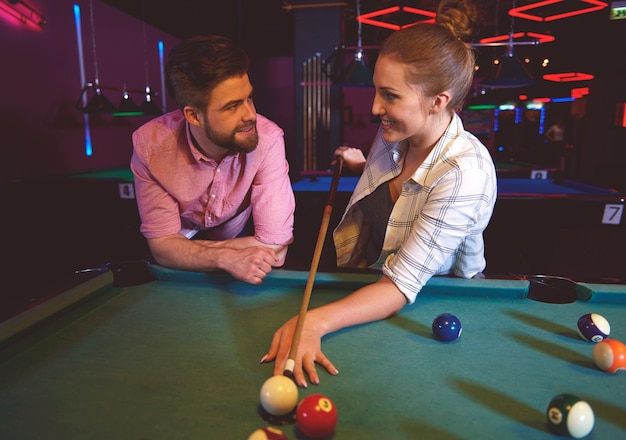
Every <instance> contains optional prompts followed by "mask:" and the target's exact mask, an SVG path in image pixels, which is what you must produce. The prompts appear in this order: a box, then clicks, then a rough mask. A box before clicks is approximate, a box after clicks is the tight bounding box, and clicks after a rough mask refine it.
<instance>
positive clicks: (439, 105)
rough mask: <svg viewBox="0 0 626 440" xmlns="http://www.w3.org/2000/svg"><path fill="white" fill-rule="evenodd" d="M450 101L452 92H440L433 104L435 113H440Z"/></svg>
mask: <svg viewBox="0 0 626 440" xmlns="http://www.w3.org/2000/svg"><path fill="white" fill-rule="evenodd" d="M449 102H450V93H448V92H441V93H440V94H438V95H436V96H435V102H434V103H433V106H432V112H433V113H440V112H442V111H444V110H445V109H446V107H448V103H449Z"/></svg>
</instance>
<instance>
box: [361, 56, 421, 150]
mask: <svg viewBox="0 0 626 440" xmlns="http://www.w3.org/2000/svg"><path fill="white" fill-rule="evenodd" d="M405 69H406V65H405V64H402V63H398V62H396V61H394V60H392V59H390V58H389V57H385V56H383V57H380V58H378V60H377V61H376V67H375V68H374V86H375V88H376V95H375V96H374V103H373V104H372V114H374V115H377V116H379V117H380V119H381V126H382V131H383V138H384V139H385V140H386V141H388V142H400V141H402V140H405V139H410V138H415V139H416V140H417V139H421V138H423V137H424V136H426V135H427V130H428V126H429V125H428V124H427V119H428V116H429V110H428V109H429V108H430V102H431V100H430V99H427V98H425V97H424V96H423V94H422V90H421V88H420V87H419V86H416V85H414V84H408V83H407V81H406V79H405V75H404V72H405Z"/></svg>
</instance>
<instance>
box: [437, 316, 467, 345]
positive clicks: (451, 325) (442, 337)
mask: <svg viewBox="0 0 626 440" xmlns="http://www.w3.org/2000/svg"><path fill="white" fill-rule="evenodd" d="M432 328H433V335H434V336H435V339H437V340H439V341H443V342H451V341H454V340H455V339H457V338H458V337H459V336H461V332H462V331H463V328H462V327H461V321H460V320H459V318H457V317H456V316H454V315H453V314H451V313H442V314H441V315H438V316H437V317H436V318H435V319H434V320H433V325H432Z"/></svg>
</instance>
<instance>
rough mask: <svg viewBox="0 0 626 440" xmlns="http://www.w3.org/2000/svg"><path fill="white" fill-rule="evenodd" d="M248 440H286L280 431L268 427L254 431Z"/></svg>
mask: <svg viewBox="0 0 626 440" xmlns="http://www.w3.org/2000/svg"><path fill="white" fill-rule="evenodd" d="M248 440H287V436H286V435H285V434H284V433H283V432H282V431H281V430H280V429H276V428H274V427H272V426H268V427H267V428H261V429H257V430H256V431H254V432H253V433H252V434H250V437H248Z"/></svg>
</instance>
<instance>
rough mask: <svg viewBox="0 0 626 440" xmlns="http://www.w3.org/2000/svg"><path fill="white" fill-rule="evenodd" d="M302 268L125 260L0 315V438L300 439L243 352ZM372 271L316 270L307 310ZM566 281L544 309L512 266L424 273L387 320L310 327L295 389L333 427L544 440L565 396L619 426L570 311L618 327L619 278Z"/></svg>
mask: <svg viewBox="0 0 626 440" xmlns="http://www.w3.org/2000/svg"><path fill="white" fill-rule="evenodd" d="M307 276H308V274H307V272H299V271H289V270H275V271H273V272H272V273H271V274H270V275H269V276H268V277H267V279H266V280H265V281H264V282H263V284H262V285H259V286H253V285H249V284H245V283H242V282H239V281H236V280H234V279H233V278H231V277H230V276H228V275H226V274H223V273H212V274H205V273H194V272H183V271H175V270H170V269H165V268H163V267H159V266H156V265H152V264H147V263H142V262H126V263H121V264H119V265H116V266H111V267H110V268H109V269H108V270H106V271H105V272H104V273H102V274H101V275H98V276H96V277H93V278H91V279H89V280H87V281H86V282H85V283H83V284H80V285H78V286H76V287H74V288H73V289H70V290H68V291H67V292H65V293H63V294H62V295H60V296H57V297H56V298H54V299H53V300H50V301H48V302H47V303H44V304H41V305H40V306H38V307H36V308H34V309H31V310H29V311H27V312H25V313H23V314H21V315H18V316H16V317H14V318H12V319H10V320H8V321H5V322H4V323H1V324H0V438H6V439H17V438H20V439H27V438H28V439H30V438H32V439H41V438H46V439H57V438H62V439H64V440H68V439H86V438H89V439H121V438H124V439H174V438H189V439H200V438H219V439H246V438H248V436H249V435H250V434H251V433H252V432H253V431H254V430H256V429H257V428H261V427H265V426H274V427H275V428H278V429H281V430H282V431H283V432H284V433H285V434H286V435H287V438H289V439H302V438H304V437H302V436H301V434H300V433H299V432H298V430H297V427H296V425H295V424H293V423H286V424H278V425H272V423H275V422H272V421H269V420H267V419H266V418H264V417H263V416H262V411H260V403H259V392H260V388H261V386H262V384H263V383H264V381H265V380H266V379H267V378H268V377H270V375H271V372H272V368H273V364H260V363H259V360H260V359H261V357H262V356H263V354H264V353H265V352H266V349H267V347H268V344H269V342H270V339H271V336H272V333H273V332H274V330H275V329H276V328H277V327H278V326H279V325H280V324H282V323H283V322H284V321H285V320H286V319H288V318H289V317H291V316H292V315H294V314H295V313H297V311H298V309H299V307H300V302H301V297H302V292H303V290H304V286H305V284H306V280H307ZM376 278H377V275H376V274H372V273H358V272H357V273H354V272H353V273H323V272H319V273H318V274H317V277H316V281H315V285H314V289H313V294H312V297H311V307H314V306H317V305H320V304H324V303H327V302H329V301H333V300H335V299H337V298H339V297H341V296H343V295H346V294H347V293H349V292H350V291H352V290H354V289H356V288H357V287H359V286H361V285H363V284H365V283H369V282H372V281H374V280H375V279H376ZM570 285H571V286H572V292H574V293H575V298H577V299H576V300H575V301H573V302H568V303H561V304H554V303H547V302H543V301H536V300H532V299H529V296H531V293H532V287H531V286H533V283H532V282H530V281H529V280H525V279H473V280H465V279H457V278H447V277H441V278H433V279H431V280H430V281H429V282H428V283H427V285H426V286H425V288H424V289H423V291H422V292H421V293H420V295H419V296H418V298H417V300H416V302H415V303H414V304H413V305H408V306H406V307H405V308H404V309H403V310H401V312H400V313H399V314H398V315H397V316H394V317H392V318H390V319H387V320H383V321H378V322H375V323H370V324H366V325H362V326H359V327H356V328H351V329H346V330H343V331H341V332H339V333H338V334H334V335H331V336H329V337H327V338H326V339H325V340H324V343H323V349H324V352H325V353H326V355H328V356H329V357H330V359H332V360H333V362H334V363H335V365H336V366H337V367H338V369H339V371H340V373H339V375H338V376H330V375H328V374H326V373H325V372H324V371H323V370H321V383H320V384H319V385H317V386H314V385H310V386H309V387H308V388H306V389H300V390H299V398H300V399H301V398H303V397H305V396H307V395H310V394H314V393H321V394H325V395H326V396H328V397H330V398H331V399H332V400H333V402H334V403H335V405H336V407H337V409H338V413H339V420H338V423H337V426H336V430H335V433H334V436H333V437H332V438H333V439H334V440H343V439H346V440H353V439H360V440H367V439H375V440H380V439H394V440H395V439H418V438H419V439H442V438H446V439H462V438H467V439H481V440H488V439H502V438H507V439H530V438H532V439H553V438H555V435H554V434H552V433H551V432H550V431H549V429H548V426H547V423H546V414H545V411H546V407H547V405H548V402H549V401H550V399H552V397H554V396H556V395H558V394H561V393H572V394H576V395H578V396H579V397H580V398H582V399H584V400H586V401H587V402H588V403H589V404H590V405H591V407H592V408H593V410H594V413H595V427H594V430H593V432H592V434H591V436H590V438H596V439H617V438H625V436H626V399H624V394H623V386H624V375H623V374H624V373H617V374H612V373H607V372H604V371H601V370H599V369H598V368H597V367H596V366H595V364H594V362H593V360H592V357H591V354H592V349H593V343H590V342H586V341H584V340H582V339H581V338H580V337H579V336H578V334H577V330H576V323H577V320H578V318H579V317H580V316H581V315H583V314H585V313H588V312H595V313H599V314H601V315H603V316H604V317H605V318H606V319H607V320H608V321H609V322H610V323H611V325H612V333H611V336H612V337H613V338H615V339H620V340H622V341H624V340H626V286H617V285H602V284H587V283H578V284H575V285H574V284H570ZM443 312H449V313H454V314H455V315H456V316H458V317H459V319H460V321H461V323H462V325H463V332H462V335H461V337H460V338H459V339H458V340H456V341H454V342H450V343H444V342H439V341H437V340H435V339H434V338H433V336H432V333H431V323H432V320H433V319H434V317H435V316H436V315H438V314H440V313H443Z"/></svg>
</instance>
